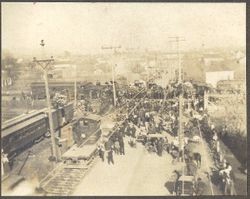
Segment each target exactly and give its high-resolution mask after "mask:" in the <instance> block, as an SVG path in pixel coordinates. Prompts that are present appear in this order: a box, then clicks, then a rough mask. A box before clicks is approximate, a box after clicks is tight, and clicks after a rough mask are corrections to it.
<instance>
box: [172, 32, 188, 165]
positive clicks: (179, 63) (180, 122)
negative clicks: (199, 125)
mask: <svg viewBox="0 0 250 199" xmlns="http://www.w3.org/2000/svg"><path fill="white" fill-rule="evenodd" d="M169 38H170V39H172V40H170V42H175V43H176V48H177V55H178V69H179V74H178V84H179V86H180V94H179V132H178V138H179V150H180V151H182V153H184V150H183V149H184V143H183V141H184V140H183V139H184V135H183V130H182V128H183V127H182V103H183V93H182V92H183V88H182V66H181V56H180V47H179V42H180V41H185V40H184V39H183V38H180V37H178V36H177V37H169ZM179 161H180V157H179Z"/></svg>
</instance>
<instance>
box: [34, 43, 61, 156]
mask: <svg viewBox="0 0 250 199" xmlns="http://www.w3.org/2000/svg"><path fill="white" fill-rule="evenodd" d="M40 45H41V47H42V51H43V52H44V46H45V44H44V41H43V40H41V43H40ZM53 61H54V59H53V56H51V58H50V59H40V60H38V59H36V57H34V58H33V62H34V63H36V64H37V65H39V66H40V67H41V69H42V70H43V73H44V80H45V91H46V98H47V106H48V112H49V127H50V134H51V143H52V156H53V157H55V158H56V161H58V154H57V148H56V141H55V132H54V125H53V119H52V112H51V104H50V94H49V84H48V71H47V70H48V67H49V65H50V64H51V63H52V62H53Z"/></svg>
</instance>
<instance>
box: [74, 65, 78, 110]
mask: <svg viewBox="0 0 250 199" xmlns="http://www.w3.org/2000/svg"><path fill="white" fill-rule="evenodd" d="M74 69H75V86H74V87H75V92H74V94H75V101H74V106H75V110H76V106H77V82H76V79H77V78H76V76H77V73H76V65H74Z"/></svg>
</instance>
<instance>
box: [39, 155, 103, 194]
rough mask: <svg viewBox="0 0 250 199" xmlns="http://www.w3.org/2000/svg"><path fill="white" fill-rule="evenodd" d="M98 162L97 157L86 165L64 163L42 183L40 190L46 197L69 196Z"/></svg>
mask: <svg viewBox="0 0 250 199" xmlns="http://www.w3.org/2000/svg"><path fill="white" fill-rule="evenodd" d="M98 160H99V158H97V156H96V155H95V156H93V157H92V158H91V159H90V160H89V161H88V162H85V163H78V164H64V163H62V164H60V165H58V166H57V167H56V168H55V169H54V170H53V171H52V172H51V173H50V174H49V175H47V176H46V177H45V179H43V181H42V182H40V188H42V189H43V190H44V192H45V195H46V196H69V195H70V194H71V193H72V192H73V191H74V189H75V188H76V186H77V185H78V184H79V183H80V182H81V180H82V179H83V177H84V176H85V175H86V174H87V173H88V172H89V171H90V170H91V168H92V167H93V166H94V165H95V163H96V162H97V161H98Z"/></svg>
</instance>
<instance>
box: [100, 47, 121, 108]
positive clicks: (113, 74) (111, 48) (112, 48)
mask: <svg viewBox="0 0 250 199" xmlns="http://www.w3.org/2000/svg"><path fill="white" fill-rule="evenodd" d="M119 48H121V46H106V47H104V46H102V49H103V50H114V56H115V55H116V53H117V51H116V49H119ZM111 67H112V84H113V97H114V107H116V91H115V71H114V66H113V63H111Z"/></svg>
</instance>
